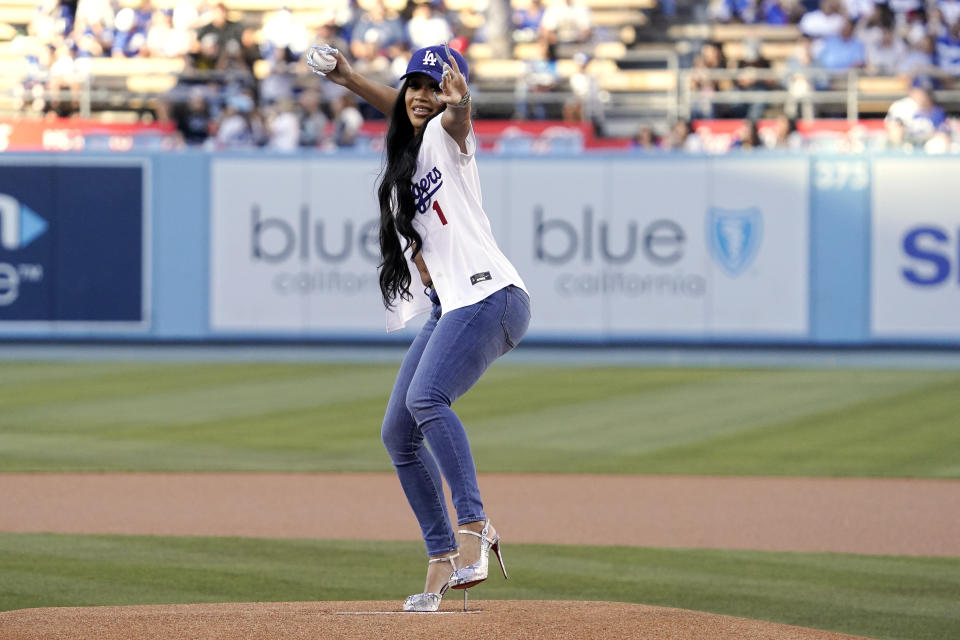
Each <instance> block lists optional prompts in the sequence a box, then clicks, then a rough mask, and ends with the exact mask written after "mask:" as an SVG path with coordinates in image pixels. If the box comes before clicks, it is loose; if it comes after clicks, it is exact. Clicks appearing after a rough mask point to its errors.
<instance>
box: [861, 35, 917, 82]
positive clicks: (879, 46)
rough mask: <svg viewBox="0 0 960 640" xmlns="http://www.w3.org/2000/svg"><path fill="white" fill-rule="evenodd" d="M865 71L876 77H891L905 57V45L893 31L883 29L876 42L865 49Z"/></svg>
mask: <svg viewBox="0 0 960 640" xmlns="http://www.w3.org/2000/svg"><path fill="white" fill-rule="evenodd" d="M866 53H867V56H866V71H867V73H869V74H872V75H877V76H893V75H896V74H897V71H898V67H899V66H900V63H901V62H902V61H903V59H904V57H906V55H907V45H906V44H905V43H904V42H903V40H901V39H900V38H898V37H896V36H895V35H894V33H893V29H892V28H890V27H885V28H883V30H882V32H881V35H880V38H879V40H878V41H876V42H874V43H872V44H869V45H867V47H866Z"/></svg>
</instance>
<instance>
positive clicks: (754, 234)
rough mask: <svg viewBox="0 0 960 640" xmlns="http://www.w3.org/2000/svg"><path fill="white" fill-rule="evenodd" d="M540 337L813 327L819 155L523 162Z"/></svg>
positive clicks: (520, 230)
mask: <svg viewBox="0 0 960 640" xmlns="http://www.w3.org/2000/svg"><path fill="white" fill-rule="evenodd" d="M509 175H510V189H509V190H510V193H511V196H510V197H509V198H508V200H507V201H508V202H509V203H510V208H511V211H510V214H509V220H510V225H511V226H510V233H509V238H510V242H511V248H510V251H508V252H507V254H508V256H509V257H510V259H511V260H512V261H513V262H514V264H515V265H516V266H517V268H518V270H519V271H520V274H521V275H522V276H523V278H524V279H525V280H526V282H527V284H528V286H529V288H530V290H531V297H532V299H533V310H534V314H533V321H532V323H531V326H530V333H529V335H530V336H554V337H571V338H598V337H600V338H602V337H622V338H637V337H644V336H657V337H662V338H669V337H680V338H689V337H694V338H696V337H700V336H747V337H749V336H751V335H755V334H765V335H769V336H797V337H805V336H806V335H807V332H808V326H809V313H808V290H809V287H808V267H809V264H808V263H809V259H808V254H809V229H808V227H809V222H808V219H809V211H808V210H809V205H808V184H807V183H808V177H807V176H808V163H807V162H806V161H805V160H804V159H802V158H800V159H778V160H774V161H771V160H770V159H767V160H763V161H760V160H743V161H738V162H736V163H735V164H732V165H722V164H721V163H717V162H715V161H713V160H710V159H692V158H684V159H660V160H658V161H657V162H651V161H649V160H648V161H642V160H637V161H630V160H621V161H606V162H598V161H592V162H569V161H560V160H549V159H540V160H536V161H515V162H514V163H512V164H511V167H510V171H509Z"/></svg>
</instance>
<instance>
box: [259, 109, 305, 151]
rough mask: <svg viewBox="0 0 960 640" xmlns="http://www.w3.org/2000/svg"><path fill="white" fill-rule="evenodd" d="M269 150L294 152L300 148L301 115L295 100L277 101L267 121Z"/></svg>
mask: <svg viewBox="0 0 960 640" xmlns="http://www.w3.org/2000/svg"><path fill="white" fill-rule="evenodd" d="M267 133H268V140H267V148H268V149H271V150H273V151H284V152H293V151H296V150H297V148H298V147H299V146H300V115H299V113H298V112H297V110H296V105H295V104H294V102H293V100H288V99H286V98H284V99H282V100H279V101H277V102H276V103H275V104H274V108H273V110H272V111H271V113H270V116H269V118H268V120H267Z"/></svg>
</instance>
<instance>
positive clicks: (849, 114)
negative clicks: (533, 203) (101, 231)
mask: <svg viewBox="0 0 960 640" xmlns="http://www.w3.org/2000/svg"><path fill="white" fill-rule="evenodd" d="M618 62H619V63H620V64H626V65H629V64H631V63H634V64H636V63H640V64H643V63H654V64H657V65H658V68H657V69H622V70H617V71H615V72H612V73H613V74H615V75H609V76H605V77H600V78H597V80H598V82H599V86H600V90H599V92H598V95H597V103H598V105H597V106H598V107H599V109H600V111H601V114H599V115H601V117H602V118H605V119H606V120H608V121H617V120H624V121H636V120H639V119H643V120H648V121H658V120H659V121H664V122H673V121H675V120H677V119H689V118H691V117H696V116H698V115H703V113H702V112H703V111H704V107H710V108H713V107H716V106H718V105H752V104H759V105H767V106H773V107H780V108H785V109H787V110H788V111H791V110H793V111H796V115H797V116H798V117H800V118H803V119H810V118H813V117H814V114H815V112H816V111H818V110H821V109H824V108H827V109H829V111H830V114H831V115H842V116H843V117H845V118H846V119H847V120H849V121H856V120H857V119H858V118H859V117H860V116H861V115H862V108H863V107H864V106H865V105H869V106H870V108H871V112H873V113H876V112H877V111H878V109H879V110H882V111H885V110H886V107H887V106H888V104H889V103H891V102H893V101H894V100H897V99H899V98H902V97H904V96H905V95H906V94H907V92H908V91H909V86H910V85H909V81H908V80H907V79H897V78H877V77H874V76H869V75H867V74H865V73H863V72H861V71H857V70H850V71H841V72H830V71H826V70H822V69H805V70H802V71H779V70H771V69H747V70H744V69H738V70H709V71H704V70H693V69H680V68H679V61H678V57H677V55H676V54H675V53H672V52H669V51H668V52H664V51H652V52H644V51H632V52H629V53H628V54H627V55H626V56H624V57H623V58H621V59H620V60H619V61H618ZM664 72H667V73H669V74H670V75H671V76H672V77H673V78H674V80H672V81H671V82H667V83H664V82H663V77H664ZM616 74H623V75H628V74H633V77H634V78H640V76H642V75H643V74H659V75H658V76H657V78H658V80H657V81H656V82H651V83H649V85H646V84H644V83H643V82H642V81H636V82H620V81H619V80H622V78H619V77H618V76H617V75H616ZM746 76H749V77H751V78H753V79H756V80H757V81H762V82H768V83H770V85H771V87H776V88H771V89H769V90H739V89H729V88H728V89H720V90H713V91H710V92H700V91H698V90H697V89H696V88H695V84H696V83H697V82H711V83H713V82H717V83H721V84H723V83H728V84H729V83H734V82H736V81H737V80H738V79H741V78H743V77H746ZM216 77H217V74H216V73H215V72H211V73H207V74H202V73H195V74H194V79H196V80H202V79H215V78H216ZM312 78H313V76H310V75H309V74H303V75H301V76H300V78H299V80H300V82H301V84H309V82H310V81H311V79H312ZM33 79H34V80H35V81H37V82H38V83H43V82H45V78H44V77H43V76H42V75H40V76H33ZM941 79H942V80H943V81H944V85H945V86H946V87H948V88H944V89H938V90H935V91H934V92H933V94H934V97H935V99H936V100H937V102H938V103H940V104H941V105H942V106H944V108H945V109H946V110H947V111H958V110H960V79H958V78H955V77H952V76H946V75H942V76H941ZM791 81H793V84H794V87H793V88H792V89H791V88H789V87H790V84H791ZM951 82H952V83H953V84H954V87H951V86H950V84H951ZM478 83H480V82H479V81H478ZM804 83H805V85H806V88H802V87H801V89H799V90H798V89H797V86H798V85H802V84H804ZM96 84H97V77H90V76H88V77H86V78H84V79H83V81H82V82H81V83H80V87H79V92H71V91H68V90H63V89H61V90H49V89H44V90H43V91H42V92H40V95H41V96H42V97H43V98H44V99H46V100H52V99H57V100H67V101H72V102H74V103H76V105H77V110H78V113H79V115H80V116H81V117H83V118H90V117H92V116H93V114H94V112H95V111H99V110H110V109H116V110H121V109H131V108H132V109H133V110H136V111H142V110H149V109H151V108H152V107H153V106H155V102H156V101H158V100H161V99H163V98H164V95H165V94H164V93H158V92H156V91H149V90H145V91H134V90H131V89H130V88H129V87H126V88H106V87H98V86H96ZM521 86H522V85H521V83H517V82H514V86H513V88H506V87H504V83H503V82H501V83H500V86H494V88H491V89H488V90H484V89H483V88H482V84H481V88H480V89H479V90H477V91H475V106H476V109H477V112H478V113H479V114H480V116H481V117H482V116H483V115H484V114H485V113H503V111H504V108H505V107H509V106H510V105H515V104H517V102H518V100H524V101H526V103H527V104H529V105H553V106H556V105H559V104H563V103H565V102H567V101H568V100H570V99H571V98H572V97H573V93H572V92H571V91H570V90H569V89H560V90H554V91H550V92H546V93H536V92H530V93H527V94H526V95H522V94H521ZM634 86H635V87H637V88H634ZM818 87H823V88H818ZM5 94H6V95H0V98H3V99H4V100H3V101H4V102H5V103H6V104H7V108H6V111H7V112H8V113H9V112H11V111H12V107H11V106H10V103H11V100H12V99H13V98H14V97H15V96H14V94H13V92H12V91H7V92H5ZM32 97H35V94H34V93H29V92H28V93H27V95H25V96H23V98H24V99H25V100H26V101H28V102H29V100H30V98H32ZM131 103H132V104H131ZM878 105H879V106H878Z"/></svg>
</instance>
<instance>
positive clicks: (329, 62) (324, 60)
mask: <svg viewBox="0 0 960 640" xmlns="http://www.w3.org/2000/svg"><path fill="white" fill-rule="evenodd" d="M336 54H337V50H336V49H334V48H333V47H310V51H309V52H308V53H307V64H309V65H310V68H311V69H313V70H314V71H316V72H317V73H323V74H327V73H330V72H331V71H333V70H334V69H335V68H336V67H337V58H336Z"/></svg>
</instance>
